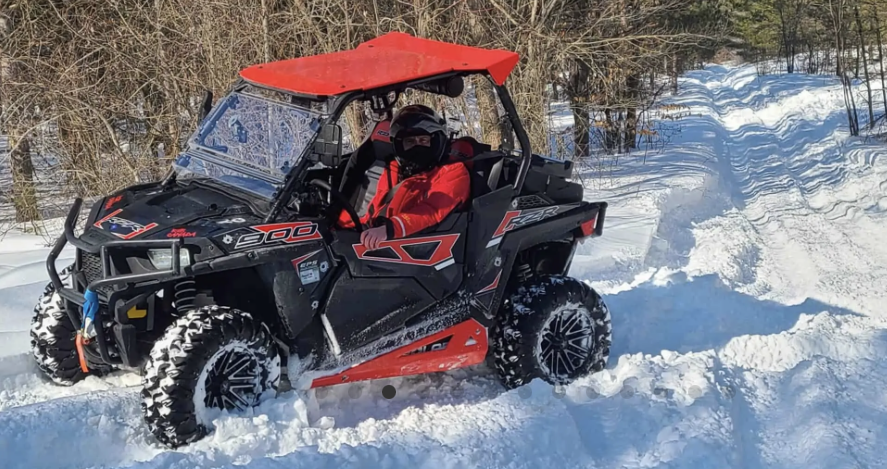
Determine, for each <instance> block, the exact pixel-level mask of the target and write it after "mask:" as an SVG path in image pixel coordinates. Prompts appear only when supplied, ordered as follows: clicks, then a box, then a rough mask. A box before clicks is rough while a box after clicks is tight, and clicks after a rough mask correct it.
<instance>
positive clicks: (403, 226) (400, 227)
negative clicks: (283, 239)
mask: <svg viewBox="0 0 887 469" xmlns="http://www.w3.org/2000/svg"><path fill="white" fill-rule="evenodd" d="M390 135H391V142H392V143H393V144H394V151H395V157H394V161H391V162H389V163H388V165H387V166H386V168H385V171H384V172H383V173H382V177H381V178H380V179H379V184H378V188H377V189H376V195H375V196H374V197H373V200H372V201H371V202H370V204H369V206H368V207H367V212H366V214H364V216H363V217H361V223H362V224H363V225H364V226H369V229H366V230H364V231H363V232H362V233H361V234H360V242H361V243H362V244H363V245H364V246H366V247H367V248H368V249H370V250H373V249H378V248H379V247H380V244H381V243H382V242H384V241H387V240H390V239H397V238H404V237H407V236H410V235H412V234H414V233H418V232H420V231H422V230H424V229H425V228H428V227H430V226H434V225H436V224H438V223H440V222H441V221H442V220H443V219H444V218H445V217H446V216H447V215H449V213H450V212H451V211H453V209H455V208H457V207H459V206H460V205H461V204H463V203H465V202H466V201H467V200H468V198H469V196H470V192H471V183H470V176H469V174H468V169H466V168H465V165H464V164H463V163H460V162H456V163H449V164H444V155H446V154H448V150H449V146H450V143H449V138H448V136H447V129H446V121H445V120H444V119H443V118H441V117H440V116H439V115H438V114H437V113H436V112H434V110H433V109H431V108H429V107H428V106H423V105H419V104H415V105H410V106H406V107H404V108H402V109H401V110H400V111H398V112H397V114H396V115H395V116H394V118H393V119H392V120H391V128H390ZM343 215H344V214H343ZM340 224H341V225H342V226H344V227H346V228H349V227H353V226H354V224H353V223H352V222H351V220H350V218H348V217H347V216H343V217H342V218H341V219H340Z"/></svg>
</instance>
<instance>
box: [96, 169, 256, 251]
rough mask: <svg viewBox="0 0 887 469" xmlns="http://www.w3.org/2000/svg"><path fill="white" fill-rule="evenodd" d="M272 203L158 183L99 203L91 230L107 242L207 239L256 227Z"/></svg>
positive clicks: (215, 190)
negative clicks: (163, 186)
mask: <svg viewBox="0 0 887 469" xmlns="http://www.w3.org/2000/svg"><path fill="white" fill-rule="evenodd" d="M267 204H268V202H267V201H263V200H260V199H257V200H250V199H247V198H246V197H243V196H240V195H239V194H235V193H234V192H233V191H232V190H230V189H228V188H226V187H224V186H213V185H209V184H197V183H194V182H191V183H189V184H177V185H175V186H174V187H173V188H170V189H166V190H161V189H160V187H159V185H157V184H154V185H151V186H147V187H145V186H140V187H136V188H130V189H127V190H124V191H122V192H119V193H116V194H114V195H111V196H108V197H106V198H105V199H104V200H102V201H100V202H99V203H97V204H96V206H95V207H94V208H93V210H92V213H91V214H90V215H91V216H90V221H89V224H88V225H87V226H88V228H89V229H88V230H86V231H87V232H88V233H91V234H93V235H94V236H98V237H101V238H105V239H115V238H116V239H123V240H128V239H165V238H193V237H205V236H209V235H211V234H212V233H213V232H215V231H218V230H222V229H230V228H233V227H236V226H240V225H246V224H251V223H256V222H257V221H259V220H260V219H261V213H260V212H261V211H263V209H266V208H267ZM86 234H87V233H84V235H86ZM97 241H98V240H97Z"/></svg>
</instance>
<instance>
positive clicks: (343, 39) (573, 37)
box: [0, 0, 887, 223]
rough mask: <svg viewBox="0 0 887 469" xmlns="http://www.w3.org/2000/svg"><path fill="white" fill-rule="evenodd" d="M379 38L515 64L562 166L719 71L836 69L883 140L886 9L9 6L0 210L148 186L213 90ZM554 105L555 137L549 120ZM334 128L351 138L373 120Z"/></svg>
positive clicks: (69, 0) (525, 111)
mask: <svg viewBox="0 0 887 469" xmlns="http://www.w3.org/2000/svg"><path fill="white" fill-rule="evenodd" d="M388 31H402V32H407V33H410V34H413V35H416V36H420V37H427V38H432V39H438V40H444V41H448V42H455V43H461V44H467V45H473V46H480V47H487V48H501V49H507V50H512V51H515V52H517V53H519V54H520V56H521V61H520V63H519V64H518V67H517V69H516V70H515V73H513V74H512V76H511V78H510V79H509V83H508V86H509V88H510V90H511V93H512V95H513V97H514V100H515V104H516V106H517V108H518V110H519V112H520V115H521V118H522V119H523V121H524V125H525V126H526V127H527V130H528V132H529V134H530V139H531V144H532V146H533V149H534V151H535V152H537V153H549V154H556V155H557V156H559V157H561V158H571V159H577V160H583V159H589V158H591V159H593V158H595V157H596V156H600V155H629V156H630V155H632V154H633V153H643V149H644V147H645V146H649V144H650V142H654V144H655V142H660V143H661V144H664V143H666V142H665V138H664V136H662V135H659V133H660V132H661V129H660V128H659V127H657V124H656V121H657V120H660V121H661V120H663V118H672V119H674V118H675V117H674V116H675V115H676V114H675V113H669V112H668V111H669V109H670V108H669V105H667V104H664V101H663V100H665V99H667V98H668V97H669V96H672V95H674V94H676V93H678V92H679V77H680V76H681V75H682V74H683V73H684V72H686V71H687V70H692V69H696V68H700V67H703V66H705V65H706V64H711V63H719V62H723V61H729V60H733V61H740V60H741V61H747V62H754V63H756V64H758V71H759V73H760V74H779V73H807V74H830V75H834V76H835V79H836V80H840V81H841V83H842V84H843V85H844V86H843V89H844V95H845V96H844V98H845V103H846V108H847V120H848V125H849V126H850V129H851V133H853V134H854V135H859V134H860V133H861V132H873V131H876V129H878V128H881V127H882V126H883V122H884V120H885V119H884V109H887V86H885V72H884V67H885V64H884V60H883V53H884V45H883V42H884V40H885V37H884V36H885V35H887V1H885V0H591V1H589V0H414V1H409V2H408V1H401V0H313V1H304V0H240V1H237V2H232V1H229V0H214V1H209V2H191V1H183V0H66V1H60V0H6V1H4V2H3V4H2V5H0V135H2V136H5V151H4V150H3V148H2V147H3V143H4V140H2V139H0V170H2V171H5V173H6V174H8V175H9V176H8V178H6V179H2V178H0V181H4V182H3V183H2V187H0V204H7V205H11V206H12V208H13V209H14V210H11V211H10V213H9V215H8V218H9V219H10V221H15V222H18V223H23V222H31V221H33V220H38V219H40V218H43V217H46V216H48V215H47V213H48V211H50V210H51V208H52V207H53V203H54V202H55V201H57V200H59V199H65V198H69V197H72V196H80V197H87V198H88V197H95V196H99V195H102V194H106V193H108V192H110V191H112V190H116V189H119V188H121V187H124V186H127V185H131V184H134V183H137V182H144V181H148V180H153V179H157V178H159V177H162V175H163V173H164V172H165V171H166V169H167V168H168V166H169V164H170V161H171V159H172V158H173V157H174V156H175V155H176V154H177V153H178V152H179V151H180V150H181V149H182V148H183V145H184V144H185V142H186V140H187V138H188V136H189V134H190V133H191V132H192V130H193V129H194V127H195V125H196V122H197V119H198V108H199V104H200V98H201V96H202V94H203V92H204V90H210V91H212V92H214V93H215V96H220V95H223V94H224V93H225V92H226V90H227V89H228V87H229V86H230V85H231V84H232V82H233V81H234V80H235V79H236V77H237V73H238V71H239V70H240V69H242V68H244V67H246V66H248V65H251V64H255V63H260V62H269V61H273V60H280V59H286V58H292V57H300V56H306V55H313V54H319V53H325V52H332V51H337V50H342V49H347V48H352V47H355V46H356V45H358V44H359V43H361V42H363V41H366V40H368V39H371V38H373V37H376V36H378V35H380V34H383V33H385V32H388ZM859 83H863V84H864V86H863V88H862V89H863V90H864V92H863V93H862V94H861V95H860V94H859V93H857V92H856V91H855V90H856V89H857V87H856V85H857V84H859ZM472 88H473V89H474V92H475V96H476V103H477V104H476V105H477V108H478V110H479V112H478V113H476V115H474V117H473V118H475V119H476V120H477V122H473V123H469V124H470V125H472V126H474V127H476V128H479V129H481V131H480V135H478V136H479V137H480V138H482V139H484V140H486V141H496V140H497V139H498V138H499V136H498V134H497V132H498V131H499V130H498V128H497V125H496V122H497V116H496V112H497V108H496V104H495V102H494V99H493V97H494V95H493V94H492V90H491V89H490V88H489V84H488V82H486V81H485V80H475V81H473V82H472ZM557 103H560V104H561V105H562V108H563V109H566V112H567V113H568V116H569V117H571V120H572V124H571V125H570V126H569V127H568V128H567V129H566V130H562V129H556V128H555V126H554V125H553V124H552V119H551V117H552V113H553V112H554V111H553V105H554V104H557ZM677 115H678V116H679V113H678V114H677ZM347 117H348V120H349V124H350V125H349V127H350V128H351V129H352V130H351V132H352V138H355V139H360V138H361V137H362V135H361V132H362V131H363V129H365V128H366V124H367V123H368V119H369V118H370V117H368V116H367V115H366V113H361V112H352V113H350V114H349V115H348V116H347ZM678 118H679V117H678ZM59 203H60V202H59Z"/></svg>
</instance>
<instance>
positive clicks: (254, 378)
mask: <svg viewBox="0 0 887 469" xmlns="http://www.w3.org/2000/svg"><path fill="white" fill-rule="evenodd" d="M214 358H215V360H214V361H211V362H210V364H209V365H210V367H209V369H208V370H207V374H206V380H205V381H204V385H205V387H206V397H205V398H204V404H206V406H207V407H212V408H216V409H225V410H245V409H247V408H250V407H252V406H253V405H255V403H256V399H257V397H258V396H257V395H256V387H257V383H258V382H259V361H258V360H257V359H256V357H255V356H254V355H253V354H251V353H247V352H244V351H242V350H237V349H232V350H225V351H222V352H221V353H220V354H218V355H216V356H215V357H214Z"/></svg>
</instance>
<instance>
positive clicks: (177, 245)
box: [46, 198, 186, 366]
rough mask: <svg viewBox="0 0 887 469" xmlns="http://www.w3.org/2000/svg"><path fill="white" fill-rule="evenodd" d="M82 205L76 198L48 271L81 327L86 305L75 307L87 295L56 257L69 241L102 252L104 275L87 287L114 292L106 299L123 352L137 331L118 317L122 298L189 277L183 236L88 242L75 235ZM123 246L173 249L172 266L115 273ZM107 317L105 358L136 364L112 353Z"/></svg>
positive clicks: (101, 344) (99, 330) (102, 337)
mask: <svg viewBox="0 0 887 469" xmlns="http://www.w3.org/2000/svg"><path fill="white" fill-rule="evenodd" d="M82 205H83V200H82V199H79V198H78V199H75V200H74V204H73V205H72V206H71V210H70V211H69V212H68V216H67V217H66V219H65V225H64V234H62V235H61V236H60V237H59V238H58V240H56V242H55V245H53V247H52V250H51V251H50V252H49V256H48V257H47V259H46V270H47V272H48V273H49V278H50V280H51V281H52V284H53V286H54V287H55V290H56V291H57V292H58V293H59V296H61V297H62V299H63V300H64V301H66V302H67V303H68V305H67V306H68V307H67V308H65V310H66V311H67V313H68V317H69V318H70V319H71V323H73V324H74V327H75V328H77V329H78V330H79V329H80V327H81V325H82V318H81V317H80V314H78V313H79V312H80V311H81V309H82V308H79V307H72V306H73V305H78V306H83V303H85V302H86V298H85V297H84V295H83V293H82V292H80V291H78V290H76V289H73V288H67V287H65V285H64V284H63V282H62V280H61V277H60V276H59V273H58V271H57V270H56V266H55V262H56V259H58V256H59V254H60V253H61V252H62V249H64V247H65V245H66V244H68V243H71V244H72V245H74V246H75V247H76V248H77V249H79V250H81V251H85V252H87V253H90V254H98V255H99V257H100V259H101V266H102V268H101V270H102V275H101V278H98V279H94V280H92V281H90V282H89V283H88V285H87V286H86V288H87V289H90V290H92V291H99V290H105V291H110V292H111V293H110V294H109V295H107V297H106V298H105V302H106V306H108V309H107V311H109V313H108V314H109V315H111V316H112V317H113V318H114V320H115V325H114V327H113V330H114V333H115V335H117V336H118V337H117V338H118V344H119V345H120V347H119V348H120V349H121V352H123V350H125V349H131V344H120V342H121V341H124V342H127V341H129V342H131V341H134V334H135V332H134V330H132V329H131V326H130V328H127V327H126V326H127V325H126V324H125V323H126V322H127V321H126V320H125V319H123V318H121V317H118V316H119V314H118V308H116V304H117V302H118V300H126V299H129V298H131V297H132V296H134V295H138V294H139V293H142V292H144V291H146V290H151V287H152V286H156V285H158V284H160V283H163V282H168V281H173V280H177V279H181V278H185V277H186V275H185V273H184V272H183V268H182V265H181V262H180V260H179V251H180V250H181V246H182V240H181V239H180V238H175V239H162V240H144V241H137V240H126V241H107V242H103V243H101V244H98V245H94V244H90V243H87V242H85V241H83V240H82V239H79V238H77V236H75V235H74V225H75V224H76V222H77V216H78V215H79V214H80V208H81V206H82ZM120 248H126V249H132V248H135V249H141V248H146V249H163V248H169V249H170V250H171V251H172V252H171V254H172V259H171V267H170V268H169V269H166V270H157V271H153V272H147V273H137V274H123V275H114V274H112V269H111V256H110V252H111V251H113V250H114V249H120ZM72 304H73V305H72ZM112 311H113V313H112ZM105 319H107V318H97V321H98V323H99V327H96V343H97V346H98V350H99V354H100V356H101V357H100V358H101V361H103V362H105V363H107V364H109V365H116V364H124V365H127V366H132V365H133V364H134V363H135V359H136V357H133V356H131V354H128V353H119V354H118V355H120V357H121V358H117V357H112V356H111V353H110V352H109V348H108V338H107V337H106V334H105V328H104V327H103V324H104V320H105Z"/></svg>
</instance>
